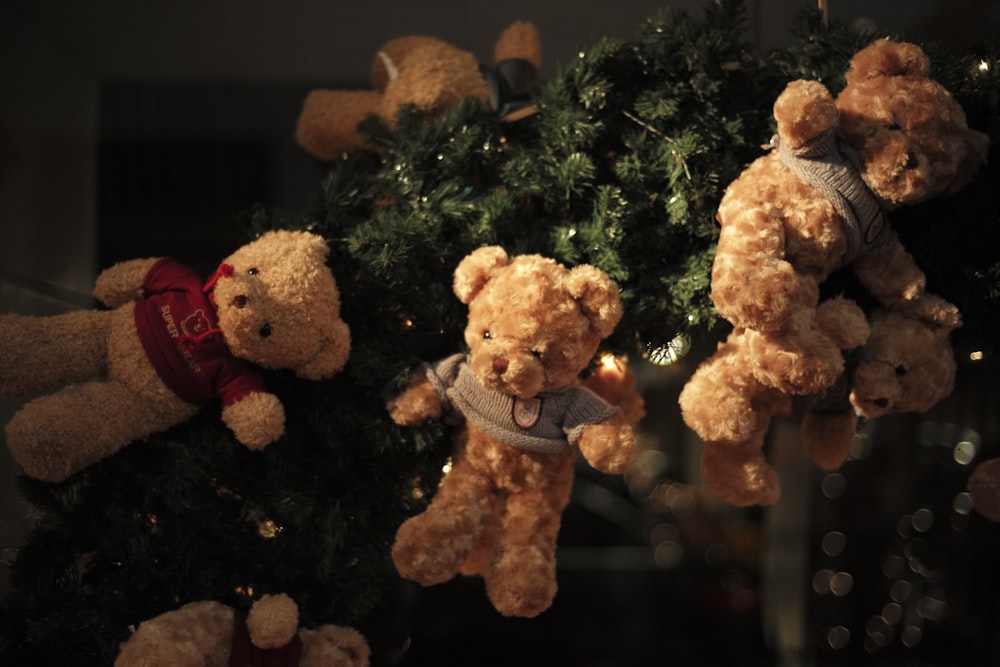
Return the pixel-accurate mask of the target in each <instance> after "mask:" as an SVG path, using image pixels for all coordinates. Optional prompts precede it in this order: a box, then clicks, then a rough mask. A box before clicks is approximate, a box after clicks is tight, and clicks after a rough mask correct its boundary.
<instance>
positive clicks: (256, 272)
mask: <svg viewBox="0 0 1000 667" xmlns="http://www.w3.org/2000/svg"><path fill="white" fill-rule="evenodd" d="M247 273H249V274H250V275H251V276H255V275H257V274H258V273H260V271H258V270H257V267H256V266H251V267H250V268H249V269H247Z"/></svg>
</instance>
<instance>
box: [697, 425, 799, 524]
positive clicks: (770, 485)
mask: <svg viewBox="0 0 1000 667" xmlns="http://www.w3.org/2000/svg"><path fill="white" fill-rule="evenodd" d="M762 439H763V436H761V438H760V440H762ZM761 444H762V442H760V441H759V440H751V441H750V442H747V443H742V444H738V445H733V444H727V443H718V442H706V443H705V449H704V451H703V452H702V456H701V479H702V484H704V485H705V488H707V489H708V490H709V492H710V493H712V495H714V496H716V497H718V498H720V499H722V500H724V501H726V502H727V503H729V504H731V505H735V506H737V507H747V506H751V505H773V504H774V503H776V502H778V498H779V497H780V496H781V484H780V482H779V481H778V473H777V472H775V470H774V468H773V467H771V465H770V464H768V463H767V461H766V460H765V459H764V453H763V451H762V450H761Z"/></svg>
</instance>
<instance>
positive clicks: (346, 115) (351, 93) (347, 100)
mask: <svg viewBox="0 0 1000 667" xmlns="http://www.w3.org/2000/svg"><path fill="white" fill-rule="evenodd" d="M381 102H382V94H381V93H379V92H376V91H372V90H314V91H312V92H310V93H309V94H308V95H307V96H306V99H305V101H304V102H303V104H302V112H301V114H300V115H299V119H298V123H297V125H296V127H295V140H296V141H297V142H298V143H299V145H300V146H302V147H303V148H304V149H305V150H306V151H308V152H309V153H310V154H311V155H312V156H313V157H315V158H317V159H319V160H333V159H334V158H336V157H337V156H338V155H339V154H340V153H342V152H343V151H347V150H350V149H354V148H368V147H369V146H368V144H367V142H366V140H365V139H364V138H363V137H362V136H361V133H360V132H359V131H358V124H359V123H360V122H361V121H363V120H365V119H366V118H367V117H369V116H372V115H375V114H377V113H378V111H379V108H380V105H381Z"/></svg>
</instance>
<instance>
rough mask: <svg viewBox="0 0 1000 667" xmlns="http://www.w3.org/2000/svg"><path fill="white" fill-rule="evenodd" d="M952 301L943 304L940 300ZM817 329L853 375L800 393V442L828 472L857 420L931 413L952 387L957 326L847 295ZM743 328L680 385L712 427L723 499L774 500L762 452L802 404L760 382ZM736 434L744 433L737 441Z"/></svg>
mask: <svg viewBox="0 0 1000 667" xmlns="http://www.w3.org/2000/svg"><path fill="white" fill-rule="evenodd" d="M942 307H944V306H942ZM817 313H818V319H819V321H820V322H819V326H820V327H821V329H822V330H823V331H824V332H826V335H828V336H830V337H831V339H833V340H835V341H836V342H837V344H838V345H839V347H840V348H841V349H842V350H843V351H844V353H845V354H844V356H845V359H846V360H847V361H846V362H845V372H844V373H843V374H842V375H841V377H840V378H838V380H837V381H836V382H834V383H833V384H831V386H830V387H827V388H826V389H825V390H824V391H823V392H819V393H817V394H815V395H812V396H808V397H804V398H800V399H799V400H798V403H801V404H802V405H804V409H803V415H802V423H801V429H800V432H801V441H802V446H803V449H804V451H805V453H806V455H807V456H808V457H809V459H810V460H811V461H813V463H815V464H817V465H818V466H820V467H821V468H823V469H826V470H833V469H836V468H838V467H839V466H840V465H841V464H842V463H843V462H844V461H845V460H846V459H847V456H848V453H849V450H850V446H851V442H852V440H853V438H854V435H855V432H856V429H857V426H858V422H859V419H875V418H878V417H880V416H883V415H886V414H889V413H899V412H925V411H927V410H929V409H930V408H931V407H933V406H934V405H936V404H937V403H938V402H939V401H940V400H942V399H944V398H945V397H947V396H948V395H949V394H950V393H951V390H952V388H953V386H954V380H955V366H956V365H955V357H954V353H953V351H952V347H951V342H950V338H949V336H950V333H951V331H952V330H953V327H952V326H950V325H942V324H938V323H936V322H934V321H932V320H927V319H923V318H920V317H918V316H916V315H913V314H911V313H904V312H901V311H895V310H890V309H885V308H877V309H876V310H875V311H874V312H873V313H872V314H871V315H870V316H868V317H867V318H866V316H865V314H864V313H863V311H862V310H861V309H860V307H858V306H857V304H855V303H854V302H853V301H851V300H849V299H846V298H844V297H842V296H839V297H835V298H832V299H829V300H825V301H823V302H821V303H820V304H819V306H818V308H817ZM744 334H745V332H743V331H741V330H734V331H733V333H731V334H730V336H729V337H728V338H727V340H726V341H725V342H723V343H720V345H719V350H718V352H717V353H716V354H715V355H713V356H712V357H711V358H710V359H708V360H706V361H705V362H703V363H702V364H701V365H700V366H699V367H698V369H697V370H696V371H695V373H694V374H693V375H692V377H691V380H690V381H689V382H688V383H687V384H686V385H685V387H684V388H683V390H682V391H681V396H680V399H679V403H680V405H681V413H682V416H683V418H684V420H685V422H686V423H687V424H688V425H689V426H691V427H692V429H694V430H695V431H697V432H699V433H703V434H705V435H704V437H705V449H704V450H703V452H702V460H701V476H702V483H703V484H704V486H705V487H706V488H707V489H708V490H709V491H710V492H711V493H712V494H713V495H715V496H717V497H719V498H720V499H722V500H724V501H726V502H728V503H730V504H732V505H736V506H749V505H772V504H774V503H776V502H777V501H778V500H779V498H780V496H781V486H780V482H779V480H778V475H777V473H776V471H775V470H774V468H773V467H772V466H771V465H770V464H769V463H768V462H767V460H766V458H765V455H764V451H763V448H764V441H765V436H766V433H767V430H768V427H769V425H770V422H771V420H772V419H773V418H774V417H775V416H778V415H789V414H791V413H792V412H793V410H794V408H795V407H796V401H795V400H794V398H795V397H793V396H792V395H791V394H788V393H786V392H782V391H779V390H777V389H775V388H773V387H769V386H767V385H765V384H764V383H762V382H760V381H759V380H758V379H757V378H756V377H755V376H754V374H753V373H752V371H751V370H750V367H749V365H748V364H747V363H746V359H745V345H744V341H745V338H744ZM731 433H739V434H741V435H740V437H739V439H733V438H731V437H730V434H731Z"/></svg>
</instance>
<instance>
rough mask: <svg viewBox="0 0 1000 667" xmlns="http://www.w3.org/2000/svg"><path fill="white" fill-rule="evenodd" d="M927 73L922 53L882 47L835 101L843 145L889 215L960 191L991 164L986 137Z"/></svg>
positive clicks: (865, 52) (854, 69)
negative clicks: (892, 210)
mask: <svg viewBox="0 0 1000 667" xmlns="http://www.w3.org/2000/svg"><path fill="white" fill-rule="evenodd" d="M929 70H930V61H929V59H928V57H927V56H926V54H925V53H924V52H923V50H921V49H920V47H918V46H916V45H915V44H909V43H905V42H893V41H890V40H879V41H876V42H874V43H873V44H871V45H869V46H868V47H866V48H864V49H862V50H861V51H858V53H857V54H855V56H854V57H853V58H852V59H851V64H850V68H849V69H848V71H847V74H846V79H847V84H846V86H845V87H844V89H843V90H842V91H841V92H840V94H839V95H838V96H837V99H836V106H837V110H838V112H839V123H838V132H839V135H840V138H841V139H842V140H843V141H844V142H845V143H846V144H847V145H848V146H849V147H851V148H852V149H853V150H854V151H855V152H856V154H857V158H858V161H859V163H860V173H861V178H862V179H863V180H864V181H865V183H866V184H867V185H868V187H869V188H870V189H871V190H872V192H874V193H875V194H876V195H877V196H878V197H879V198H880V199H881V200H882V202H883V203H884V204H885V205H886V206H888V207H890V208H891V207H895V206H900V205H908V204H914V203H917V202H920V201H924V200H926V199H930V198H932V197H936V196H939V195H945V194H951V193H954V192H957V191H958V190H959V189H961V188H962V187H964V186H965V185H966V184H967V183H968V182H969V181H970V180H972V177H973V176H974V175H975V173H976V171H977V170H978V168H979V167H980V166H981V165H982V164H983V163H984V162H985V161H986V152H987V149H988V145H989V139H988V137H987V136H986V135H985V134H982V133H980V132H976V131H975V130H972V129H970V128H969V126H968V124H967V122H966V116H965V112H964V111H963V110H962V107H961V106H959V104H958V102H956V101H955V99H954V98H953V97H952V95H951V94H950V93H949V92H948V90H946V89H945V88H944V87H943V86H941V85H940V84H939V83H937V82H935V81H933V80H931V79H930V78H929V76H928V73H929Z"/></svg>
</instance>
